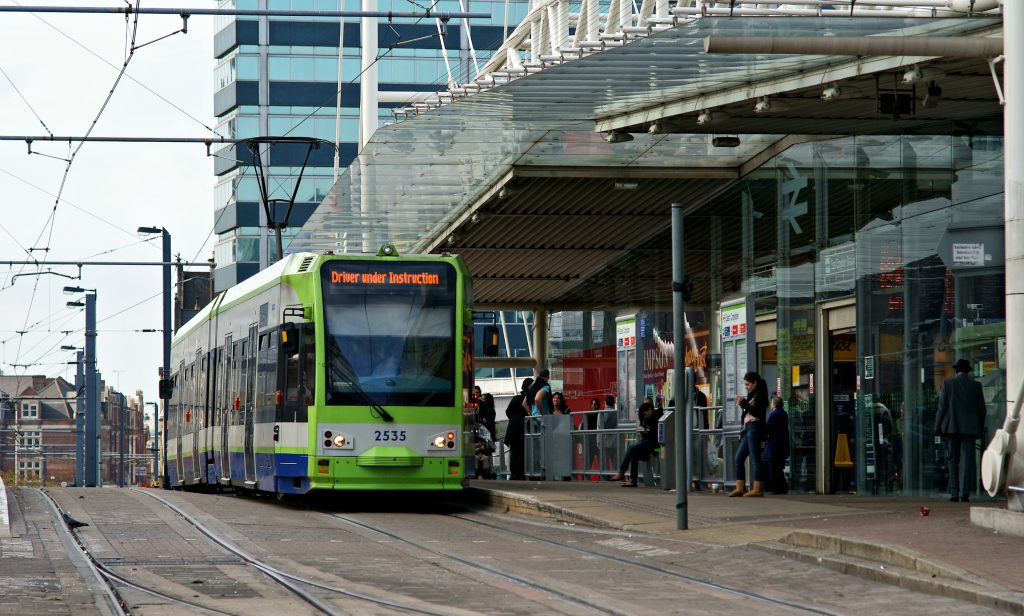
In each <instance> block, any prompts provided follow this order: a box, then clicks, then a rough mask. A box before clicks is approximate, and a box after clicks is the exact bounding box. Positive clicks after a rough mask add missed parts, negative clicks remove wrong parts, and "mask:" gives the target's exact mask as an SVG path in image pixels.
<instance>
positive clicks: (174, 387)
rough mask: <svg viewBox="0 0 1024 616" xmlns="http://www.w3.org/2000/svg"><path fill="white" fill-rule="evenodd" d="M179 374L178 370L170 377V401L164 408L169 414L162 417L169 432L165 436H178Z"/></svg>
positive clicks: (179, 413) (179, 410) (179, 411)
mask: <svg viewBox="0 0 1024 616" xmlns="http://www.w3.org/2000/svg"><path fill="white" fill-rule="evenodd" d="M180 374H181V372H178V374H175V375H174V376H172V377H171V401H170V404H169V405H168V408H167V409H166V411H169V412H170V414H169V416H168V417H165V418H164V419H165V420H166V422H165V423H166V425H167V431H168V432H170V434H168V435H167V438H178V422H179V421H180V419H179V418H180V417H181V409H179V408H178V404H179V403H180V401H181V394H180V392H181V389H180V388H179V387H178V384H179V379H178V376H179V375H180Z"/></svg>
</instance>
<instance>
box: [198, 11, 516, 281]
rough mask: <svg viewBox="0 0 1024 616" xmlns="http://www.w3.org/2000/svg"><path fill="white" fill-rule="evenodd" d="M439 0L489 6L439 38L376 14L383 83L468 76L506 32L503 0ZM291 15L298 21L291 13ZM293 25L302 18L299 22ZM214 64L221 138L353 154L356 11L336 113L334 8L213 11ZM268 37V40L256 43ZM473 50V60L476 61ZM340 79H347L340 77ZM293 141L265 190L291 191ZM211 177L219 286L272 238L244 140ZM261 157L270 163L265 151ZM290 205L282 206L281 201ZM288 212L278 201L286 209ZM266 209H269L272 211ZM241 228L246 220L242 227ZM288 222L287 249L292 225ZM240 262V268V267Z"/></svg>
mask: <svg viewBox="0 0 1024 616" xmlns="http://www.w3.org/2000/svg"><path fill="white" fill-rule="evenodd" d="M461 4H462V6H461V7H460V2H459V0H441V1H440V2H438V3H436V5H433V6H431V9H432V10H436V11H459V10H469V11H489V12H490V13H491V15H492V17H491V18H490V19H486V20H474V21H473V22H472V23H470V24H469V30H468V31H469V33H471V36H470V35H469V34H467V27H466V24H465V23H464V22H463V21H462V20H452V22H451V23H450V24H448V26H447V35H446V36H445V38H444V45H443V48H442V43H441V38H440V37H439V36H438V34H437V29H436V26H435V23H434V20H433V19H431V20H424V21H423V23H419V22H415V23H414V22H413V21H411V20H403V21H401V22H395V24H393V26H389V25H388V24H387V23H386V22H385V21H384V20H381V22H380V26H379V30H378V44H379V45H380V49H379V51H378V56H379V59H378V62H377V71H378V83H379V88H380V90H381V91H382V92H384V91H403V92H405V91H410V92H412V91H422V90H430V91H435V90H443V89H445V88H446V87H447V84H448V82H449V81H455V82H461V83H465V82H467V81H469V80H470V79H471V78H472V76H473V75H475V72H476V69H477V67H479V66H482V65H483V63H484V62H486V61H487V59H489V58H490V57H491V55H492V54H493V50H494V49H496V48H497V47H498V46H500V44H501V42H502V40H503V29H502V27H501V26H502V24H503V23H504V12H505V3H504V2H472V1H470V0H463V2H462V3H461ZM220 6H221V7H223V8H241V9H247V8H248V9H270V10H342V9H343V10H353V11H357V10H360V9H361V3H360V1H359V0H344V1H342V0H222V1H221V2H220ZM377 8H378V10H381V11H388V10H393V11H401V12H409V11H416V10H420V9H418V8H417V7H416V6H414V5H412V4H409V3H408V2H406V1H405V0H378V7H377ZM527 8H528V2H527V0H513V1H512V2H509V3H508V10H509V17H508V19H509V21H508V23H509V32H511V31H512V29H514V28H515V25H516V24H518V23H519V20H521V19H522V18H523V17H524V16H525V15H526V12H527ZM297 22H298V23H297ZM297 26H298V27H297ZM217 32H218V34H217V35H216V39H215V47H216V48H217V52H216V53H217V56H218V57H217V65H216V68H215V69H214V84H215V86H216V91H217V95H216V96H215V107H216V109H215V113H216V114H217V118H218V124H217V131H218V132H219V133H220V134H221V135H224V136H225V137H230V138H233V139H244V138H247V137H258V136H289V137H315V138H317V139H323V140H325V141H329V142H335V141H336V137H338V136H339V134H340V139H338V150H339V162H340V166H341V168H342V170H344V168H345V167H346V166H347V165H348V164H349V163H350V162H351V161H352V160H353V159H354V157H355V155H356V150H357V143H358V138H359V108H358V105H359V74H360V45H359V20H358V19H356V18H349V19H348V20H347V21H346V28H345V47H344V53H343V54H342V66H341V69H342V76H341V80H342V86H341V90H342V101H341V117H340V121H339V120H336V117H335V113H336V97H337V93H338V35H339V33H338V28H337V19H336V18H311V17H275V18H273V19H270V18H256V17H245V16H242V17H238V18H237V19H234V18H230V17H223V16H221V17H218V18H217ZM261 41H264V43H261ZM474 56H475V61H474ZM346 85H350V87H348V88H346V87H345V86H346ZM393 106H395V105H393V104H389V103H382V104H381V105H380V108H379V112H378V113H379V124H380V125H383V124H386V123H388V122H391V121H392V120H393V117H392V113H391V107H393ZM298 149H300V148H296V147H292V151H288V152H284V151H281V150H278V151H274V150H271V151H270V153H269V157H270V159H271V163H270V164H271V165H272V166H271V167H270V169H269V173H268V179H267V186H268V193H269V195H268V196H269V198H270V199H278V200H284V203H285V204H286V203H287V200H288V199H290V198H291V196H292V194H293V191H294V190H295V185H296V183H297V181H298V177H299V174H300V171H301V167H300V165H301V163H302V161H303V157H304V155H305V147H302V148H301V149H302V152H298V151H297V150H298ZM215 156H216V157H217V165H216V168H217V171H216V173H217V180H216V186H215V197H214V199H215V201H214V227H215V231H216V233H217V244H216V247H215V250H214V252H215V258H216V261H217V270H216V272H215V275H214V284H215V288H216V290H217V291H222V290H224V289H226V288H228V287H229V286H231V285H234V284H237V283H238V282H241V280H243V279H244V278H245V277H246V276H248V275H251V273H253V272H254V271H258V266H259V264H260V263H261V262H262V263H272V262H273V261H274V260H275V259H276V258H277V255H276V243H275V241H274V238H273V235H272V234H269V233H268V232H267V231H266V229H265V228H261V227H265V224H263V223H265V220H263V221H262V223H261V220H262V219H263V218H265V216H263V215H262V214H261V212H262V209H263V208H262V202H261V196H260V191H259V186H258V184H257V179H256V175H255V173H254V172H253V167H252V165H253V163H254V160H253V159H254V157H253V155H252V153H251V152H249V150H248V148H247V147H246V146H245V145H244V144H240V145H239V146H238V147H229V148H224V149H222V150H220V151H218V152H216V153H215ZM264 162H266V161H265V160H264ZM333 167H334V152H333V151H332V149H331V148H323V147H322V148H320V149H318V150H314V151H313V152H312V153H311V156H310V159H309V164H308V166H307V167H306V168H305V171H304V172H303V174H302V181H301V183H300V184H299V187H298V192H297V194H296V197H295V208H293V210H292V213H291V216H290V217H289V220H288V221H287V222H288V225H289V227H290V228H291V230H297V229H298V228H300V227H301V226H302V225H303V224H304V223H305V222H306V220H307V219H308V217H309V215H310V214H311V213H312V211H313V210H314V209H315V208H316V206H318V205H319V204H320V202H321V201H322V200H323V199H324V197H325V196H326V195H327V194H328V193H329V191H330V188H331V186H332V185H333V183H334V169H333ZM285 207H286V206H285ZM282 212H283V210H282ZM272 215H273V213H272ZM243 227H244V229H243ZM288 231H289V230H286V233H285V237H284V238H283V240H284V248H285V250H286V251H287V248H288V242H289V240H290V236H291V235H292V234H293V233H289V232H288ZM241 265H245V267H239V266H241Z"/></svg>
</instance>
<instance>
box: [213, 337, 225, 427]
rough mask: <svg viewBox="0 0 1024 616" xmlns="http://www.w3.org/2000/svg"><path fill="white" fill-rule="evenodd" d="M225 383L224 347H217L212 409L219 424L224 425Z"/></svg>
mask: <svg viewBox="0 0 1024 616" xmlns="http://www.w3.org/2000/svg"><path fill="white" fill-rule="evenodd" d="M223 383H224V347H217V348H216V349H214V350H213V387H212V388H211V390H210V409H211V411H212V412H213V415H214V416H215V417H216V418H217V423H218V424H220V423H222V419H221V412H220V410H221V405H222V404H223V403H224V402H223V398H222V396H223V394H222V391H223Z"/></svg>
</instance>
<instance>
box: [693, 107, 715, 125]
mask: <svg viewBox="0 0 1024 616" xmlns="http://www.w3.org/2000/svg"><path fill="white" fill-rule="evenodd" d="M711 120H712V117H711V112H710V111H707V110H704V111H701V112H700V113H699V114H697V126H704V125H705V124H710V123H711Z"/></svg>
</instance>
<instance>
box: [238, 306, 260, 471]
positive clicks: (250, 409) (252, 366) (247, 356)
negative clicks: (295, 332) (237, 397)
mask: <svg viewBox="0 0 1024 616" xmlns="http://www.w3.org/2000/svg"><path fill="white" fill-rule="evenodd" d="M256 328H257V324H256V323H253V324H252V325H250V326H249V340H248V341H247V343H246V344H245V345H244V346H243V348H244V349H245V352H243V353H242V356H243V357H244V360H243V361H244V363H243V364H242V365H243V371H244V374H243V375H242V378H241V382H243V383H244V384H245V387H244V388H243V389H242V408H243V412H244V414H245V418H244V422H245V483H246V485H249V486H254V485H256V451H255V447H254V446H253V429H254V426H255V421H254V419H253V416H254V415H255V404H256V392H257V391H258V389H257V388H256V365H257V349H256Z"/></svg>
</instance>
